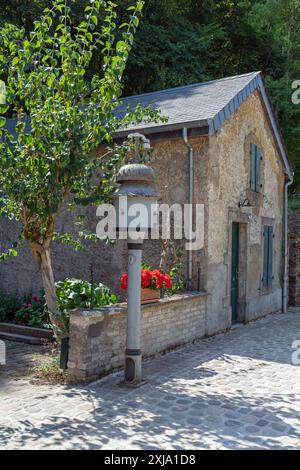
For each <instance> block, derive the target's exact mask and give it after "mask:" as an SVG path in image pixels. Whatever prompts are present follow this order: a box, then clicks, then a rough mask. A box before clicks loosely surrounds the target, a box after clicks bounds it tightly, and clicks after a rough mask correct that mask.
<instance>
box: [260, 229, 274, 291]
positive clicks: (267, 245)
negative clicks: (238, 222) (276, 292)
mask: <svg viewBox="0 0 300 470" xmlns="http://www.w3.org/2000/svg"><path fill="white" fill-rule="evenodd" d="M263 237H264V254H263V279H262V280H263V286H264V287H270V286H271V285H272V281H273V237H274V232H273V227H271V226H268V225H265V226H264V234H263Z"/></svg>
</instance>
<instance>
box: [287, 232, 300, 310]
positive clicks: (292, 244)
mask: <svg viewBox="0 0 300 470" xmlns="http://www.w3.org/2000/svg"><path fill="white" fill-rule="evenodd" d="M289 303H290V305H294V306H300V236H299V235H298V236H297V235H290V238H289Z"/></svg>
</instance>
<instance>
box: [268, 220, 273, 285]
mask: <svg viewBox="0 0 300 470" xmlns="http://www.w3.org/2000/svg"><path fill="white" fill-rule="evenodd" d="M272 280H273V227H268V286H271V285H272Z"/></svg>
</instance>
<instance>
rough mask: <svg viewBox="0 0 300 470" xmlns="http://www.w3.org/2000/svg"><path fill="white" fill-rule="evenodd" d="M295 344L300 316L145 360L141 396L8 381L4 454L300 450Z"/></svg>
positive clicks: (2, 418)
mask: <svg viewBox="0 0 300 470" xmlns="http://www.w3.org/2000/svg"><path fill="white" fill-rule="evenodd" d="M295 340H299V341H300V310H299V309H298V310H297V309H293V310H290V311H289V313H288V314H287V315H282V314H276V315H270V316H268V317H267V318H265V319H263V320H260V321H257V322H254V323H252V324H249V325H247V326H243V327H239V328H236V329H234V330H232V331H231V332H230V333H228V334H224V335H218V336H215V337H213V338H209V339H205V340H202V341H198V342H196V343H194V344H192V345H188V346H185V347H182V348H179V349H177V350H176V351H173V352H171V353H169V354H166V355H164V356H160V357H157V358H154V359H151V360H149V361H146V362H145V364H144V377H145V379H146V380H147V382H148V383H147V384H146V385H144V386H142V387H141V388H139V389H127V388H124V387H120V386H119V381H120V379H121V377H122V374H121V373H117V374H113V375H110V376H108V377H106V378H104V379H102V380H100V381H98V382H96V383H94V384H91V385H89V386H76V387H66V386H45V385H43V386H41V385H32V384H30V383H29V381H28V380H27V379H25V378H24V379H22V380H11V379H10V378H9V377H7V378H6V379H5V380H4V381H2V382H1V403H0V449H3V448H5V449H16V448H17V449H21V448H22V449H100V448H102V449H151V450H152V449H207V448H208V449H249V448H250V449H283V448H290V449H300V366H294V365H292V364H291V354H292V352H293V349H292V343H293V341H295ZM0 367H2V366H0Z"/></svg>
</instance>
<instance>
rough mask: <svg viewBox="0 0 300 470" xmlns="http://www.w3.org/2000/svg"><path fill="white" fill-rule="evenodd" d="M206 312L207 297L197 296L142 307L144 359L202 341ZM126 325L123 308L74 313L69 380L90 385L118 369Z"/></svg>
mask: <svg viewBox="0 0 300 470" xmlns="http://www.w3.org/2000/svg"><path fill="white" fill-rule="evenodd" d="M205 309H206V295H205V294H200V293H190V294H185V295H181V296H175V297H172V298H166V299H162V300H160V301H159V303H157V304H149V305H144V306H142V321H141V348H142V354H143V356H144V357H147V356H152V355H154V354H156V353H159V352H162V351H165V350H168V349H170V348H174V347H176V346H179V345H181V344H185V343H188V342H190V341H193V340H195V339H197V338H201V337H203V336H204V335H205ZM126 324H127V310H126V305H125V304H119V305H116V306H112V307H107V308H103V309H99V310H94V311H75V312H73V313H72V314H71V319H70V356H69V364H68V370H69V375H70V378H71V379H72V380H76V381H84V382H85V381H90V380H93V379H96V378H97V377H99V376H101V375H102V374H104V373H106V372H108V371H110V370H113V369H114V368H118V367H120V366H121V365H122V364H123V362H124V351H125V343H126Z"/></svg>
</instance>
